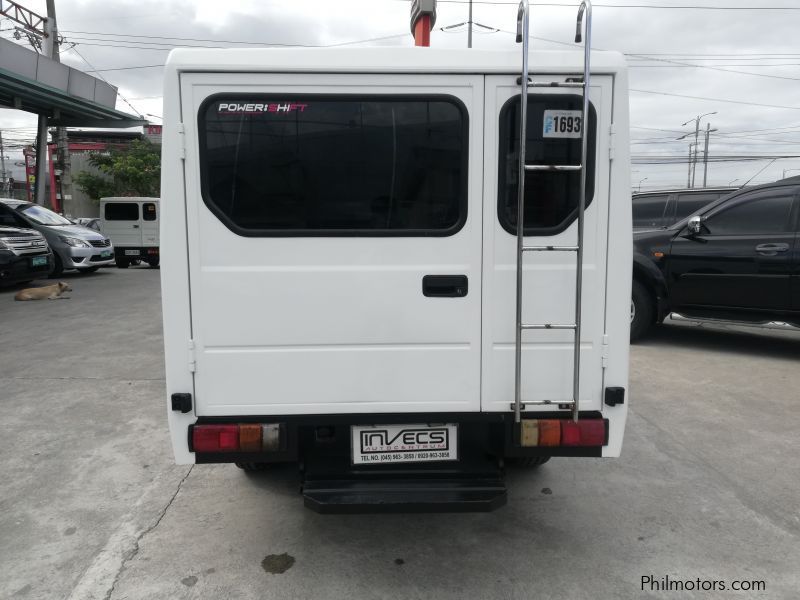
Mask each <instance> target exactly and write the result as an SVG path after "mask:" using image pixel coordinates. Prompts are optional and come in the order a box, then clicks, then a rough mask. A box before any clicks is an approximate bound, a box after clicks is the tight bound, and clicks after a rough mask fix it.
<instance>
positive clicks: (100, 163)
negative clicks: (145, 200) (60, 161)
mask: <svg viewBox="0 0 800 600" xmlns="http://www.w3.org/2000/svg"><path fill="white" fill-rule="evenodd" d="M89 163H90V164H91V165H92V166H93V167H95V168H97V169H98V170H99V171H100V174H95V173H88V172H85V171H84V172H82V173H78V174H77V175H76V176H75V183H77V184H78V186H80V188H81V189H82V190H83V192H84V193H85V194H86V195H87V196H89V197H90V198H91V199H92V200H95V201H97V200H100V198H102V197H105V196H150V197H154V198H155V197H158V196H159V195H160V193H161V147H160V146H156V145H154V144H151V143H150V142H148V141H147V140H135V141H134V142H133V143H132V144H131V145H130V146H128V147H127V148H112V149H111V150H110V151H108V152H103V153H100V152H95V153H92V155H91V157H90V158H89Z"/></svg>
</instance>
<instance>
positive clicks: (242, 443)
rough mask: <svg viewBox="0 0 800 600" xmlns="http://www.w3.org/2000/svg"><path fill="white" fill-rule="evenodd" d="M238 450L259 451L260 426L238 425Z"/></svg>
mask: <svg viewBox="0 0 800 600" xmlns="http://www.w3.org/2000/svg"><path fill="white" fill-rule="evenodd" d="M239 450H240V451H242V452H260V451H261V425H260V424H244V423H243V424H241V425H239Z"/></svg>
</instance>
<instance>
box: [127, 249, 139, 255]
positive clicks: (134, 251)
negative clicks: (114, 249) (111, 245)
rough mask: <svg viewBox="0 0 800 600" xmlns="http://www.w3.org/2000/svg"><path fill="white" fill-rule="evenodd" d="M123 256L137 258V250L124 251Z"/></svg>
mask: <svg viewBox="0 0 800 600" xmlns="http://www.w3.org/2000/svg"><path fill="white" fill-rule="evenodd" d="M125 256H139V251H138V250H125Z"/></svg>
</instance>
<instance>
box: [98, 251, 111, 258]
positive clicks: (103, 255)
mask: <svg viewBox="0 0 800 600" xmlns="http://www.w3.org/2000/svg"><path fill="white" fill-rule="evenodd" d="M110 257H111V250H103V251H102V252H101V253H100V258H110Z"/></svg>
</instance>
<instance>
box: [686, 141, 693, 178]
mask: <svg viewBox="0 0 800 600" xmlns="http://www.w3.org/2000/svg"><path fill="white" fill-rule="evenodd" d="M686 164H687V165H689V171H688V173H687V175H686V188H687V189H688V188H690V187H692V145H691V144H689V161H688V162H687V163H686Z"/></svg>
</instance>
